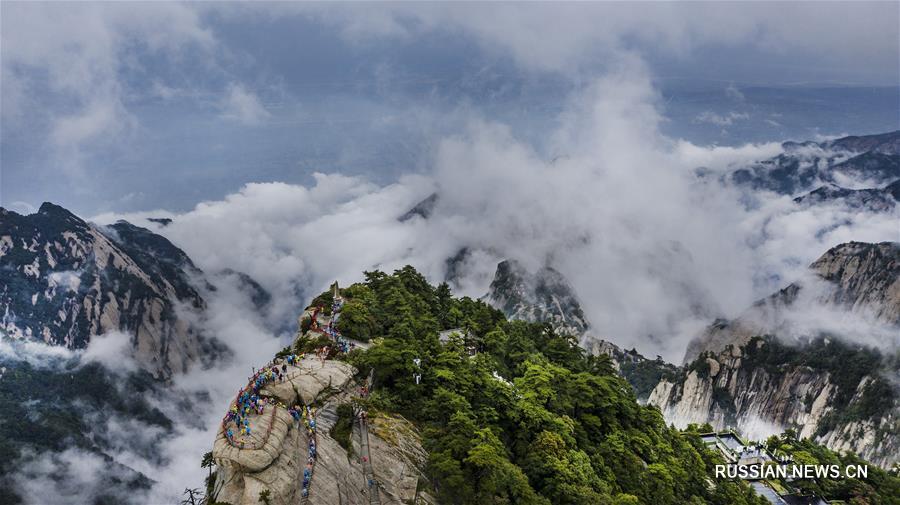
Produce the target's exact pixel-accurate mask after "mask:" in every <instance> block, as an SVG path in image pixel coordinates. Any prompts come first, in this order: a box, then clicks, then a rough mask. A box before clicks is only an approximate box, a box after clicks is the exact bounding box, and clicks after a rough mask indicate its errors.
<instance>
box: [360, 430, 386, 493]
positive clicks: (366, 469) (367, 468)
mask: <svg viewBox="0 0 900 505" xmlns="http://www.w3.org/2000/svg"><path fill="white" fill-rule="evenodd" d="M359 441H360V444H359V445H360V449H361V452H362V454H363V458H364V459H363V475H364V478H365V481H366V482H365V483H366V489H368V490H369V505H381V497H380V496H379V495H378V482H377V481H376V480H375V470H373V469H372V453H371V451H370V450H369V423H368V422H366V420H365V418H363V417H360V418H359Z"/></svg>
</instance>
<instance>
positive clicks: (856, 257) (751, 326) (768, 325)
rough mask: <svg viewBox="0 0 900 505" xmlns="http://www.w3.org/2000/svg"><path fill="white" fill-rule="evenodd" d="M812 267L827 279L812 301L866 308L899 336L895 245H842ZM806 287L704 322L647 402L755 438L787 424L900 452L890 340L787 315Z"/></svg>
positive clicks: (882, 456) (837, 441) (893, 454)
mask: <svg viewBox="0 0 900 505" xmlns="http://www.w3.org/2000/svg"><path fill="white" fill-rule="evenodd" d="M810 269H811V270H812V272H814V274H815V275H816V277H817V278H819V279H821V280H822V281H823V284H824V287H825V289H820V290H817V291H816V292H815V293H814V296H813V297H812V300H811V303H812V304H813V305H814V306H815V307H817V308H819V309H820V310H825V311H830V312H833V313H838V314H840V313H849V314H862V315H865V316H867V317H872V318H875V319H876V320H877V321H880V323H881V325H882V326H884V327H885V328H887V329H888V333H890V332H891V331H890V329H892V328H893V329H896V331H894V332H893V333H894V334H895V335H900V296H898V294H900V244H897V243H887V242H885V243H880V244H866V243H859V242H850V243H846V244H842V245H839V246H836V247H834V248H832V249H830V250H829V251H828V252H826V253H825V254H824V255H822V257H821V258H819V259H818V260H816V261H815V262H814V263H813V264H812V265H810ZM805 289H808V286H805V285H804V283H795V284H792V285H790V286H788V287H786V288H785V289H783V290H781V291H779V292H778V293H776V294H774V295H772V296H770V297H768V298H766V299H764V300H761V301H759V302H757V303H756V304H754V306H753V307H751V308H750V309H748V310H747V311H746V312H745V313H744V314H742V315H741V316H740V317H739V318H737V319H736V320H733V321H726V320H720V321H717V322H716V323H715V324H713V325H712V326H710V327H709V328H708V329H707V330H706V332H705V333H704V334H703V335H702V336H701V337H700V338H699V339H697V340H695V341H694V342H692V344H691V346H689V349H688V353H687V357H686V358H685V362H686V365H685V366H684V368H683V369H682V370H681V371H680V373H679V374H678V376H677V377H675V378H672V377H668V378H664V379H663V380H662V381H660V383H659V384H658V385H657V386H656V388H654V390H653V392H652V393H651V395H650V398H649V402H650V403H651V404H654V405H657V406H659V407H660V409H661V410H662V411H663V413H664V415H665V416H666V418H667V419H668V420H669V421H671V422H675V423H676V424H678V425H686V424H687V423H692V422H693V423H703V422H709V423H711V424H712V425H713V426H714V427H715V428H717V429H723V428H726V427H734V428H738V429H740V430H741V431H743V432H745V433H748V434H750V436H751V437H756V438H759V437H763V436H767V435H768V434H771V433H774V432H778V431H782V430H785V429H788V428H792V429H795V430H797V431H798V432H799V434H800V435H801V436H802V437H814V438H815V439H816V440H817V441H819V442H821V443H822V444H824V445H826V446H827V447H829V448H832V449H835V450H852V451H854V452H856V453H858V454H860V455H861V456H862V457H864V458H866V459H869V460H871V461H873V462H876V463H878V464H880V465H882V466H886V467H889V466H890V465H892V464H894V463H896V462H897V461H898V460H900V404H898V392H897V388H896V386H895V381H896V378H897V377H898V376H900V362H898V360H897V359H896V357H895V356H893V353H894V352H896V345H897V343H896V342H892V341H884V342H882V348H884V349H888V350H887V351H886V352H887V354H883V352H882V351H879V350H878V349H875V348H871V347H866V346H862V345H859V344H854V343H849V342H845V341H843V340H841V334H840V333H837V334H835V333H823V332H822V331H816V330H810V329H809V328H804V327H802V326H798V325H796V324H794V322H793V321H792V319H791V313H792V311H793V310H794V309H795V305H796V304H797V303H798V300H799V299H800V298H801V297H802V296H803V295H804V290H805Z"/></svg>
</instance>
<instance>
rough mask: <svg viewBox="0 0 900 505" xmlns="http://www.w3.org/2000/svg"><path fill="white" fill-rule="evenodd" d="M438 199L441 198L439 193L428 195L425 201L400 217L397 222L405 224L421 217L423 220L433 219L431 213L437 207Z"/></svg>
mask: <svg viewBox="0 0 900 505" xmlns="http://www.w3.org/2000/svg"><path fill="white" fill-rule="evenodd" d="M438 198H439V197H438V194H437V193H432V194H430V195H428V196H427V197H426V198H425V199H424V200H422V201H421V202H419V203H417V204H415V205H414V206H413V207H412V208H411V209H409V210H408V211H406V212H405V213H404V214H403V215H402V216H400V217H398V218H397V220H398V221H400V222H405V221H409V220H410V219H412V218H414V217H416V216H419V217H421V218H422V219H428V218H429V217H431V213H432V212H434V208H435V206H436V205H437V202H438Z"/></svg>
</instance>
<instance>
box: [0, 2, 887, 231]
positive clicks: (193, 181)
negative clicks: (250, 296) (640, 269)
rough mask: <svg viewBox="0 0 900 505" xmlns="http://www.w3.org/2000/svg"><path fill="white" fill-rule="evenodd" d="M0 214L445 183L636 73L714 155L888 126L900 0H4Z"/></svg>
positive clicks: (684, 130) (672, 119)
mask: <svg viewBox="0 0 900 505" xmlns="http://www.w3.org/2000/svg"><path fill="white" fill-rule="evenodd" d="M0 9H2V11H0V14H2V16H0V17H2V20H0V23H2V34H0V42H2V45H0V68H2V79H0V85H2V89H0V112H2V116H0V121H2V122H0V169H2V171H0V205H2V206H4V207H8V208H13V209H18V210H20V211H28V210H29V209H32V208H35V207H37V206H39V205H40V203H41V202H43V201H53V202H55V203H58V204H61V205H63V206H66V207H67V208H70V209H71V210H73V211H76V212H78V213H80V214H85V215H92V214H96V213H98V212H108V211H119V212H131V211H138V210H150V209H160V208H162V209H170V210H187V209H190V208H192V207H193V206H194V205H196V204H197V203H198V202H200V201H204V200H210V199H219V198H222V197H224V196H225V195H227V194H229V193H232V192H234V191H237V190H239V189H240V187H241V186H243V185H244V184H246V183H249V182H274V181H278V182H287V183H297V184H310V183H312V174H313V173H315V172H322V173H341V174H345V175H360V176H364V177H366V178H367V179H368V180H370V181H373V182H377V183H390V182H393V181H395V180H397V179H398V178H399V177H400V176H402V175H404V174H409V173H429V172H430V171H431V170H433V168H434V154H435V152H434V149H435V146H436V145H438V144H439V143H440V141H441V140H442V139H444V138H446V137H448V136H452V135H454V134H458V133H459V132H461V131H464V129H465V127H466V124H467V123H468V122H469V121H470V120H471V118H472V117H473V116H474V117H479V118H483V119H487V120H497V121H502V122H504V123H506V124H508V125H510V127H511V128H512V129H513V133H514V135H516V136H517V137H518V138H521V139H523V140H525V141H527V142H529V143H531V144H532V145H534V146H535V148H536V149H538V150H539V151H540V152H541V154H542V155H544V156H554V155H557V154H558V153H550V152H549V150H548V149H549V146H548V145H547V143H546V141H545V135H544V132H545V131H547V130H548V129H552V128H554V127H555V126H556V125H558V123H559V121H560V114H562V113H563V112H564V110H565V108H566V103H567V101H568V100H569V99H570V98H571V97H572V96H573V95H574V94H577V93H580V92H582V91H583V90H584V89H585V87H587V86H589V85H590V84H591V83H592V82H593V80H595V79H597V78H598V77H602V76H603V75H605V74H607V73H609V72H610V71H614V69H616V68H617V67H620V66H621V64H622V61H623V60H627V59H637V60H640V61H641V62H642V64H643V65H644V66H645V67H646V71H647V77H648V79H650V80H651V82H652V86H653V89H654V92H655V93H656V94H657V95H658V102H659V103H658V104H657V108H658V110H659V112H660V114H661V116H662V117H663V118H664V119H665V122H664V124H662V125H661V129H662V131H663V132H664V133H665V134H666V135H668V136H670V137H671V138H673V139H684V140H687V141H690V142H693V143H697V144H700V145H706V146H708V145H728V146H737V145H742V144H745V143H748V142H768V141H781V140H785V139H789V138H791V139H799V140H803V139H810V138H818V137H819V136H829V135H839V134H843V133H874V132H879V131H885V130H889V129H894V128H895V127H896V125H897V122H898V111H900V102H898V100H900V99H898V89H897V85H898V82H900V78H898V72H900V69H898V54H897V40H898V36H900V34H898V21H897V20H898V18H900V12H898V9H900V7H898V4H897V3H896V2H882V3H860V2H853V3H849V2H848V3H842V2H829V3H824V4H816V3H725V2H722V3H706V4H696V3H682V4H674V3H643V4H641V5H640V7H639V8H635V7H634V6H631V5H628V4H619V3H600V4H568V3H555V4H546V3H529V4H527V5H513V4H480V3H466V4H447V3H427V4H426V3H396V4H394V3H391V4H387V3H366V4H346V3H342V4H320V3H314V4H299V3H273V4H266V3H253V4H235V3H228V4H225V3H191V4H179V3H161V2H154V3H134V2H129V3H120V4H116V3H108V4H93V3H86V2H79V3H71V4H45V3H40V2H29V3H19V2H4V3H3V5H2V7H0Z"/></svg>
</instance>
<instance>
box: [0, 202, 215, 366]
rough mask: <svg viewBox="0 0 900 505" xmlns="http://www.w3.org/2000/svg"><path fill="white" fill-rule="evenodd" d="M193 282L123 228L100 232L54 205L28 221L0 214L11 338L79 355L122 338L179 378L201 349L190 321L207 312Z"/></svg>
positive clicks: (142, 232) (5, 317) (6, 324)
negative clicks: (98, 340) (103, 339)
mask: <svg viewBox="0 0 900 505" xmlns="http://www.w3.org/2000/svg"><path fill="white" fill-rule="evenodd" d="M198 273H199V270H197V268H196V267H195V266H194V265H193V263H192V262H191V261H190V259H189V258H188V257H187V256H186V255H185V254H184V252H182V251H181V250H180V249H178V248H177V247H175V246H174V245H172V244H171V243H170V242H169V241H168V240H166V239H165V238H163V237H161V236H159V235H156V234H153V233H152V232H150V231H148V230H146V229H143V228H139V227H136V226H133V225H131V224H129V223H126V222H124V221H120V222H119V223H116V224H114V225H112V226H110V227H108V228H103V227H98V226H96V225H93V224H90V223H87V222H85V221H84V220H82V219H80V218H78V217H77V216H75V215H74V214H72V213H70V212H69V211H67V210H65V209H63V208H62V207H59V206H56V205H53V204H51V203H44V204H43V205H42V206H41V208H40V210H39V211H38V212H37V213H35V214H31V215H28V216H22V215H19V214H17V213H15V212H11V211H8V210H5V209H0V317H2V319H0V330H2V331H3V333H4V334H5V335H7V336H9V337H11V338H14V339H33V340H40V341H42V342H44V343H47V344H51V345H59V346H64V347H67V348H70V349H80V348H84V347H86V346H87V344H88V343H89V342H90V340H91V338H92V337H94V336H96V335H100V334H104V333H107V332H113V331H121V332H126V333H128V334H130V335H132V347H133V349H134V355H135V357H136V358H137V360H138V361H139V362H140V363H142V364H143V365H144V366H145V367H146V368H147V369H148V370H150V371H152V372H153V373H154V375H156V376H157V377H167V376H170V375H171V374H173V373H178V372H181V371H184V370H186V369H187V367H188V366H189V365H190V364H191V363H192V362H194V361H195V360H196V359H197V358H198V357H199V356H200V355H201V354H202V352H203V351H202V349H203V346H204V342H203V339H202V338H201V336H200V335H199V332H198V330H197V328H196V327H195V326H194V325H193V324H191V323H190V322H189V321H190V319H191V317H196V315H197V314H199V312H200V311H202V310H203V308H204V307H205V302H204V300H203V298H202V297H201V295H200V293H199V291H198V290H197V289H196V288H195V287H194V285H193V284H192V282H191V277H192V276H193V275H196V274H198ZM191 313H193V314H194V316H191V315H190V314H191Z"/></svg>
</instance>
